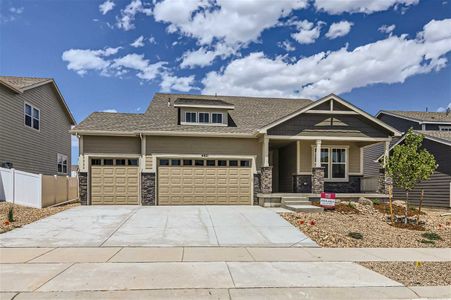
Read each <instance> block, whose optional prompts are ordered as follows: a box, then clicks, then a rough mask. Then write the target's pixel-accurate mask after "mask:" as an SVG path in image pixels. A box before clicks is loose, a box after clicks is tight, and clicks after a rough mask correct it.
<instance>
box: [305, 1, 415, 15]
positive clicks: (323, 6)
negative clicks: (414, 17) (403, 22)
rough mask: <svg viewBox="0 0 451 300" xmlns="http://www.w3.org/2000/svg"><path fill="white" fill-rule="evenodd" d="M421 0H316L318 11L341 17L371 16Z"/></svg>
mask: <svg viewBox="0 0 451 300" xmlns="http://www.w3.org/2000/svg"><path fill="white" fill-rule="evenodd" d="M418 2H419V0H315V4H314V5H315V7H316V9H317V10H320V11H325V12H327V13H329V14H334V15H339V14H342V13H344V12H347V13H365V14H371V13H374V12H378V11H384V10H388V9H389V8H391V7H393V6H394V7H395V8H397V7H398V6H402V7H407V6H410V5H415V4H417V3H418Z"/></svg>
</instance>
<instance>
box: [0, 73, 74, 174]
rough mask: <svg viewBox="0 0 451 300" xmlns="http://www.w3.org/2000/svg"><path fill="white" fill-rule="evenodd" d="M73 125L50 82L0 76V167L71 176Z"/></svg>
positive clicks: (63, 103)
mask: <svg viewBox="0 0 451 300" xmlns="http://www.w3.org/2000/svg"><path fill="white" fill-rule="evenodd" d="M75 124H76V123H75V120H74V118H73V116H72V114H71V112H70V111H69V108H68V107H67V104H66V102H65V101H64V98H63V96H62V95H61V93H60V91H59V89H58V87H57V86H56V83H55V81H54V80H53V79H51V78H32V77H12V76H0V166H3V167H11V166H12V167H13V168H14V169H17V170H21V171H25V172H31V173H39V174H44V175H68V174H70V161H71V135H70V133H69V130H70V128H71V126H72V125H75Z"/></svg>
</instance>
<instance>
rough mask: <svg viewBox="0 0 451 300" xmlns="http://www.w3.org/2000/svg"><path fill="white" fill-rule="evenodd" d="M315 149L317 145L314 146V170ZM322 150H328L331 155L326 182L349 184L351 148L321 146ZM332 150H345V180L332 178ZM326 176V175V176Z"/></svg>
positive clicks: (313, 165)
mask: <svg viewBox="0 0 451 300" xmlns="http://www.w3.org/2000/svg"><path fill="white" fill-rule="evenodd" d="M315 149H316V145H312V168H314V167H315V159H316V157H315ZM321 149H327V151H328V153H329V159H328V162H327V164H328V174H327V178H326V176H324V182H349V146H347V145H321ZM332 149H343V150H345V164H344V165H345V177H344V178H333V177H332V165H333V162H332ZM324 175H326V174H324Z"/></svg>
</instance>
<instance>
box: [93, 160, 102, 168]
mask: <svg viewBox="0 0 451 300" xmlns="http://www.w3.org/2000/svg"><path fill="white" fill-rule="evenodd" d="M91 165H93V166H101V165H102V160H101V159H93V160H91Z"/></svg>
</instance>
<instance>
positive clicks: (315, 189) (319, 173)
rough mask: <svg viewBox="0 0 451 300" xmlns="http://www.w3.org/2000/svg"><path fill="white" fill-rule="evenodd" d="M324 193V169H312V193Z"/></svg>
mask: <svg viewBox="0 0 451 300" xmlns="http://www.w3.org/2000/svg"><path fill="white" fill-rule="evenodd" d="M321 192H324V168H323V167H315V168H313V169H312V193H314V194H319V193H321Z"/></svg>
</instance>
